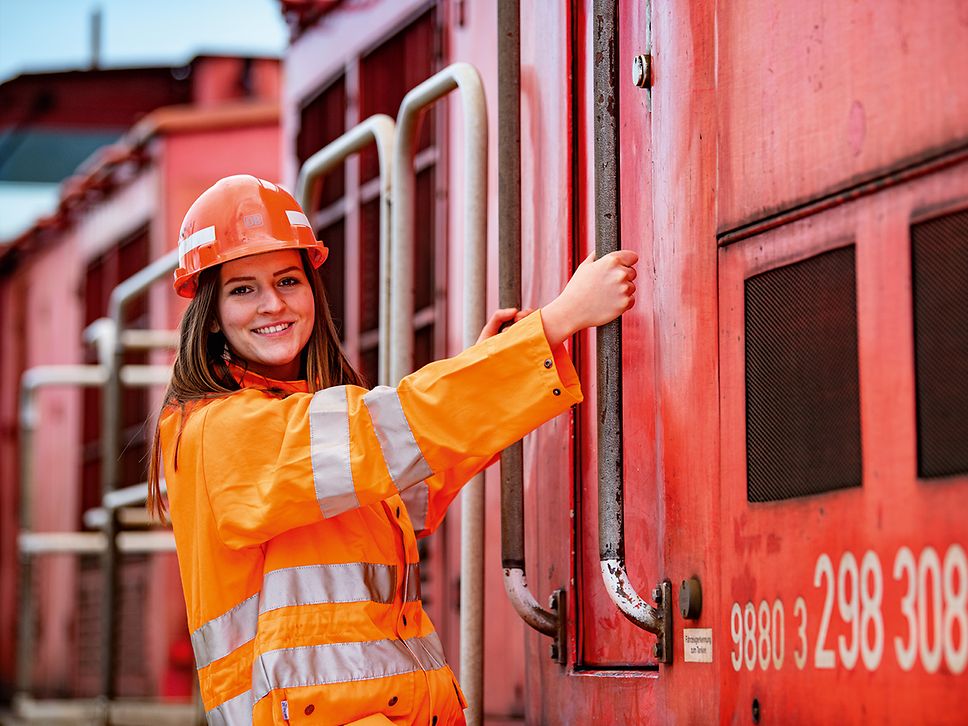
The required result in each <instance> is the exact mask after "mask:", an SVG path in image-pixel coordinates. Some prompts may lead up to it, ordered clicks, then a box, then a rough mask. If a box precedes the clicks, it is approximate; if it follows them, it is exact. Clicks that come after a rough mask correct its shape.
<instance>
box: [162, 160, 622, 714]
mask: <svg viewBox="0 0 968 726" xmlns="http://www.w3.org/2000/svg"><path fill="white" fill-rule="evenodd" d="M179 251H180V255H179V261H180V266H179V268H178V270H177V271H176V273H175V290H176V291H177V292H178V293H179V294H180V295H182V296H184V297H189V298H191V299H192V300H191V303H190V304H189V306H188V309H187V310H186V312H185V317H184V319H183V321H182V327H181V340H180V344H179V350H178V355H177V357H176V359H175V365H174V369H173V373H172V380H171V384H170V386H169V389H168V391H167V393H166V396H165V403H164V407H163V410H162V412H161V415H160V416H159V422H158V427H157V430H156V434H155V444H154V450H153V453H152V457H151V470H150V473H149V482H150V489H149V491H150V497H149V507H150V508H152V509H153V510H154V511H155V513H156V514H158V515H162V514H163V513H164V503H163V501H162V500H161V498H160V487H159V483H160V479H161V472H162V469H164V472H165V479H166V481H167V487H168V496H169V500H170V506H171V520H172V526H173V528H174V531H175V543H176V548H177V551H178V564H179V568H180V570H181V577H182V586H183V588H184V591H185V601H186V605H187V608H188V620H189V625H190V627H191V629H192V645H193V647H194V650H195V660H196V664H197V667H198V679H199V685H200V690H201V695H202V700H203V701H204V703H205V707H206V711H207V716H208V721H209V723H213V724H253V723H255V724H269V723H304V722H306V721H305V720H304V719H303V717H309V716H310V715H312V714H315V716H314V718H315V720H314V721H313V722H314V723H341V724H345V723H352V722H356V721H362V720H364V719H370V720H367V721H366V723H368V724H372V723H390V720H389V719H390V718H392V719H393V722H395V723H420V724H429V723H432V724H440V726H443V724H451V723H463V722H464V717H463V708H464V707H465V706H466V704H465V702H464V698H463V695H462V694H461V691H460V687H459V686H458V685H457V681H456V680H455V679H454V676H453V673H452V672H451V670H450V668H449V667H448V666H447V663H446V661H445V659H444V654H443V650H442V648H441V644H440V640H439V639H438V638H437V634H436V633H435V632H434V627H433V624H432V623H431V622H430V620H429V618H428V617H427V614H426V613H425V612H424V610H423V607H422V605H421V602H420V587H419V582H420V578H419V571H418V563H419V554H418V551H417V544H416V539H417V537H419V536H424V535H427V534H430V533H431V532H433V531H434V529H435V528H436V527H437V526H438V525H439V524H440V522H441V519H442V518H443V516H444V512H445V511H446V509H447V506H448V504H449V503H450V502H451V501H452V500H453V498H454V497H455V496H456V495H457V493H458V492H459V491H460V488H461V486H462V485H463V484H464V483H465V482H467V481H469V480H470V478H471V477H472V476H473V475H474V474H476V473H477V472H479V471H481V470H482V469H484V468H485V467H486V466H487V465H488V464H490V463H491V462H492V461H493V460H494V458H495V456H496V454H497V453H498V452H499V451H501V450H502V449H504V448H505V447H507V446H508V445H509V444H511V443H512V442H514V441H516V440H517V439H519V438H521V437H522V436H524V435H525V434H526V433H528V432H529V431H531V430H532V429H534V428H535V427H537V426H538V425H540V424H541V423H543V422H544V421H547V420H548V419H550V418H552V417H554V416H556V415H558V414H560V413H562V412H564V411H566V410H567V409H568V408H569V407H570V406H571V405H572V404H574V403H577V402H578V401H580V400H581V388H580V386H579V383H578V378H577V375H576V374H575V370H574V368H573V366H572V363H571V360H570V358H569V357H568V354H567V352H566V351H565V349H564V346H563V342H564V341H565V340H567V339H568V338H569V337H570V336H571V335H572V334H573V333H575V332H576V331H578V330H581V329H582V328H585V327H589V326H591V325H599V324H602V323H604V322H607V321H610V320H612V319H614V318H615V317H617V316H618V315H620V314H621V313H622V312H624V311H625V310H627V309H628V308H629V307H631V306H632V303H633V301H634V293H635V285H634V282H633V280H634V278H635V270H634V269H633V267H632V266H633V265H634V264H635V262H636V255H635V253H633V252H628V251H625V252H618V253H612V254H611V255H607V256H605V257H603V258H602V259H600V260H597V261H594V260H592V259H591V258H589V259H588V260H586V261H585V262H584V263H582V265H581V266H580V267H579V268H578V270H577V271H576V272H575V275H574V277H573V278H572V279H571V281H570V282H569V283H568V285H567V286H566V287H565V290H564V291H563V292H562V293H561V295H559V296H558V297H557V298H556V299H555V300H554V301H552V302H551V303H550V304H549V305H547V306H546V307H545V308H544V309H543V310H541V311H538V312H535V313H532V314H530V315H527V316H524V315H523V314H522V313H519V312H518V311H517V310H515V309H513V308H511V309H505V310H498V311H497V312H496V313H495V314H494V315H492V316H491V318H490V320H489V321H488V323H487V325H486V326H485V328H484V330H483V332H482V333H481V338H480V340H479V342H478V343H477V344H476V345H474V346H472V347H471V348H468V349H467V350H466V351H464V352H463V353H461V354H460V355H458V356H456V357H454V358H451V359H448V360H442V361H437V362H436V363H431V364H430V365H428V366H425V367H424V368H421V369H420V370H419V371H417V372H416V373H413V374H411V375H409V376H407V377H406V378H404V379H403V380H402V381H400V383H399V385H398V386H397V387H396V388H388V387H386V386H378V387H377V388H374V389H373V390H367V389H366V388H364V387H363V386H362V381H361V379H360V376H359V375H358V374H357V373H356V372H355V371H354V370H353V368H352V366H350V364H349V363H348V362H347V361H346V359H345V358H344V356H343V354H342V352H341V351H340V346H339V341H338V338H337V336H336V333H335V329H334V327H333V322H332V319H331V318H330V315H329V312H328V306H327V305H326V297H325V293H324V290H323V287H322V285H321V283H320V280H319V275H318V273H317V268H318V267H319V266H320V265H321V264H323V262H324V261H325V259H326V256H327V250H326V246H325V245H324V244H323V243H322V242H320V241H318V240H317V239H316V238H315V236H314V235H313V231H312V229H311V228H310V226H309V222H308V220H307V219H306V216H305V215H304V214H303V212H302V210H301V209H300V208H299V206H298V205H297V204H296V201H295V200H294V199H293V198H292V196H291V195H290V194H289V193H288V192H286V191H285V190H283V189H281V188H279V187H278V186H276V185H275V184H272V183H270V182H266V181H263V180H261V179H256V178H255V177H251V176H236V177H228V178H227V179H223V180H221V181H220V182H218V183H217V184H215V186H213V187H212V188H211V189H209V190H208V191H206V192H205V193H204V194H202V196H201V197H199V199H198V200H197V201H196V202H195V203H194V204H193V205H192V207H191V209H189V211H188V214H187V215H186V217H185V221H184V223H183V224H182V230H181V234H180V240H179ZM515 321H517V324H515V325H514V326H513V327H511V328H509V329H508V330H507V331H505V332H504V333H501V334H498V330H499V329H500V327H501V324H502V323H504V322H515ZM372 719H376V720H375V721H374V720H372Z"/></svg>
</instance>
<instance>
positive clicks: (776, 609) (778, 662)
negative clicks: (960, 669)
mask: <svg viewBox="0 0 968 726" xmlns="http://www.w3.org/2000/svg"><path fill="white" fill-rule="evenodd" d="M962 582H964V579H963V580H962ZM961 589H962V592H964V589H965V588H964V587H962V588H961ZM961 632H962V633H964V632H965V631H964V629H963V628H962V631H961ZM785 637H786V624H785V623H784V622H783V601H782V600H779V599H777V600H774V601H773V638H772V640H771V643H772V644H773V667H774V668H776V669H777V670H780V669H781V668H782V667H783V651H784V645H783V639H784V638H785ZM961 639H962V642H964V636H962V638H961Z"/></svg>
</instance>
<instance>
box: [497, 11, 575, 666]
mask: <svg viewBox="0 0 968 726" xmlns="http://www.w3.org/2000/svg"><path fill="white" fill-rule="evenodd" d="M520 9H521V4H520V0H501V2H500V4H499V5H498V9H497V17H498V21H497V22H498V53H497V67H498V73H497V75H498V82H497V84H498V114H497V115H498V151H497V159H498V168H499V169H500V170H501V183H500V184H499V185H498V278H499V281H500V300H499V305H500V306H501V307H502V308H506V307H516V308H520V307H521V42H520V26H521V23H520V17H521V16H520ZM523 459H524V447H523V445H522V442H521V441H517V442H515V443H514V444H511V446H509V447H508V448H506V449H505V450H504V451H503V452H501V567H502V568H503V570H504V590H505V592H506V593H507V595H508V598H509V599H510V600H511V605H512V606H513V607H514V610H515V612H517V614H518V615H519V616H520V617H521V619H522V620H524V622H525V623H527V624H528V625H529V626H530V627H532V628H534V629H535V630H537V631H538V632H539V633H542V634H544V635H550V636H552V637H556V638H557V642H556V646H557V647H556V650H557V656H558V658H557V659H558V660H559V662H564V657H565V647H564V645H565V644H564V642H562V641H563V638H561V637H560V635H561V634H562V630H561V628H560V624H561V623H563V622H564V621H565V614H564V613H563V612H562V608H561V606H560V605H559V608H558V611H557V612H551V611H549V610H545V609H544V608H543V607H541V605H539V604H538V601H537V600H536V599H535V597H534V595H532V593H531V590H529V589H528V582H527V577H526V576H525V556H524V553H525V548H524V474H523Z"/></svg>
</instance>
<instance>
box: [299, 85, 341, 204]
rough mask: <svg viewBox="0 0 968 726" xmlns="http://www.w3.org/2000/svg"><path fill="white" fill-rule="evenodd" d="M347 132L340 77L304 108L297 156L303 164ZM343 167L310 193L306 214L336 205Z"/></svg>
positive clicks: (300, 118)
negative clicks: (310, 199)
mask: <svg viewBox="0 0 968 726" xmlns="http://www.w3.org/2000/svg"><path fill="white" fill-rule="evenodd" d="M345 130H346V88H345V84H344V82H343V77H342V76H340V77H339V78H337V79H336V80H335V81H333V82H332V83H331V84H330V85H329V86H327V87H326V88H325V89H323V90H322V91H320V92H319V94H317V95H316V97H315V98H313V99H312V100H310V101H309V102H308V103H306V105H304V106H303V108H302V111H301V112H300V116H299V134H298V136H297V137H296V156H297V158H298V159H299V164H300V165H302V163H303V162H304V161H306V159H308V158H309V157H310V156H312V155H313V154H315V153H316V152H317V151H319V150H320V149H322V148H323V147H324V146H326V145H327V144H329V143H330V142H331V141H335V140H336V139H338V138H339V137H340V136H342V135H343V132H344V131H345ZM343 168H344V166H343V165H342V164H341V165H339V166H338V167H336V168H334V169H332V170H330V172H329V173H328V174H326V176H324V177H323V179H322V183H320V184H317V185H316V186H315V187H314V188H313V190H312V194H311V198H312V202H311V203H310V204H309V205H308V206H309V209H306V210H304V211H305V212H306V214H309V215H311V214H312V212H314V211H318V210H320V209H325V208H326V207H328V206H330V205H331V204H333V203H334V202H335V201H337V200H338V199H340V197H342V196H343V193H344V172H343Z"/></svg>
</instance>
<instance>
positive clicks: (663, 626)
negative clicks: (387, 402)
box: [592, 0, 672, 663]
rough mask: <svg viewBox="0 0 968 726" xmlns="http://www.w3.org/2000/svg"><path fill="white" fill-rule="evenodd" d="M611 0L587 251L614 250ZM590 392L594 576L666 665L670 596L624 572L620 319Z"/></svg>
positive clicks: (603, 17) (602, 21)
mask: <svg viewBox="0 0 968 726" xmlns="http://www.w3.org/2000/svg"><path fill="white" fill-rule="evenodd" d="M616 5H617V3H616V0H595V7H594V17H595V30H594V36H595V37H594V46H595V47H594V57H595V58H596V59H597V60H596V63H595V67H594V81H593V84H594V90H593V93H592V96H593V97H594V99H595V254H596V257H602V256H603V255H606V254H608V253H609V252H614V251H615V250H618V249H621V246H622V245H621V217H620V207H619V163H618V160H619V124H618V121H619V119H618V115H619V108H618V89H617V88H616V83H617V65H618V64H617V55H618V33H617V8H616ZM595 337H596V345H597V374H596V375H597V388H598V417H597V418H598V536H599V559H600V564H601V571H602V579H603V581H604V583H605V589H606V590H607V591H608V595H609V597H610V598H611V599H612V601H613V602H614V603H615V604H616V605H617V606H618V608H619V610H620V611H621V612H622V614H623V615H625V617H626V618H628V619H629V620H630V621H632V622H633V623H635V625H637V626H638V627H640V628H642V629H644V630H647V631H648V632H650V633H655V634H656V635H658V636H659V640H658V643H657V644H656V648H655V655H656V658H657V659H658V660H659V662H661V663H671V662H672V646H671V640H670V638H671V630H672V623H671V617H672V607H671V606H672V603H671V602H670V600H671V599H672V594H671V586H670V584H669V582H668V581H664V582H661V583H659V585H658V586H657V587H656V588H655V590H654V591H653V596H654V597H655V600H656V604H657V606H656V607H653V606H652V605H650V604H649V603H647V602H646V601H645V600H643V599H642V598H641V597H640V596H639V595H638V594H637V593H636V592H635V588H634V587H633V586H632V583H631V580H630V579H629V576H628V573H627V571H626V568H625V499H624V489H623V480H624V466H625V465H624V460H623V444H624V432H623V421H622V415H623V410H622V319H621V318H617V319H615V320H613V321H612V322H611V323H607V324H605V325H602V326H599V327H598V329H597V331H596V336H595Z"/></svg>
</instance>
